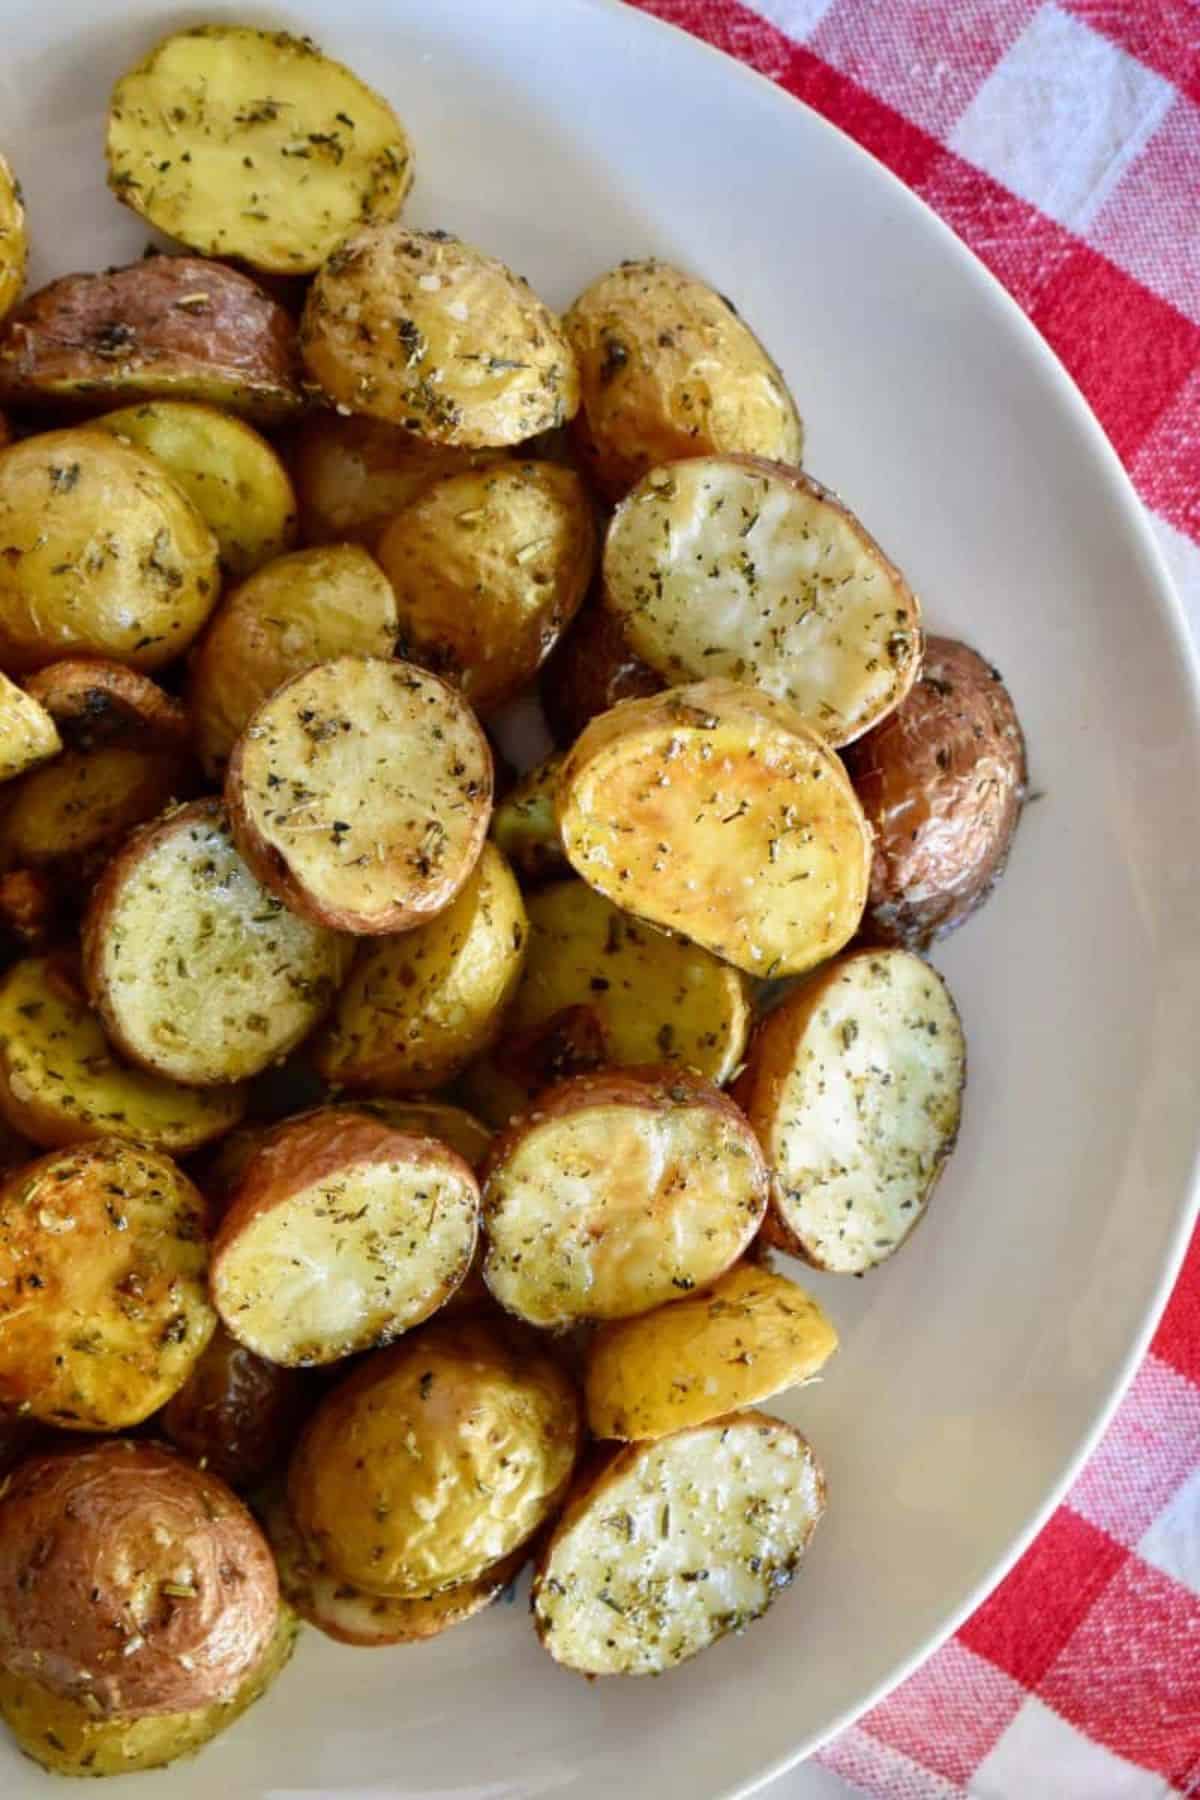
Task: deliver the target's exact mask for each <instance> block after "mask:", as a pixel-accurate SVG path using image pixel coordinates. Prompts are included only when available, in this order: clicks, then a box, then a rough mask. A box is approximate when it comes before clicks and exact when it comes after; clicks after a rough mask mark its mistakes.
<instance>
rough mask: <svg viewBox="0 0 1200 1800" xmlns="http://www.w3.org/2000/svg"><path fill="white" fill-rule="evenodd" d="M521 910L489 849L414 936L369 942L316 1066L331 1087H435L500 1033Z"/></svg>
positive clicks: (505, 870) (513, 979) (520, 946)
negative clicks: (441, 908) (453, 895)
mask: <svg viewBox="0 0 1200 1800" xmlns="http://www.w3.org/2000/svg"><path fill="white" fill-rule="evenodd" d="M526 930H527V927H526V920H525V908H524V906H523V905H522V902H521V893H520V889H519V888H518V887H517V884H516V882H515V881H514V880H513V876H512V871H511V870H510V869H509V867H508V864H507V863H506V862H505V860H504V857H503V856H502V855H501V853H500V851H499V850H497V849H496V846H495V845H494V844H490V843H489V844H485V845H484V847H483V852H482V854H481V856H480V858H479V861H478V862H477V863H476V865H475V868H474V870H473V871H472V873H471V875H470V876H469V877H468V879H467V882H466V884H465V886H464V887H463V888H462V889H461V890H460V891H459V893H458V895H457V896H456V898H455V899H454V900H452V901H451V903H450V905H449V906H448V907H447V908H446V909H445V911H444V912H440V913H439V914H438V915H437V917H436V918H434V919H431V920H430V921H429V923H428V924H427V925H418V926H417V928H416V929H415V930H414V931H405V932H401V933H399V934H398V935H397V936H395V937H384V938H379V939H377V940H376V941H375V942H374V943H371V944H366V945H364V946H363V947H362V949H361V950H360V951H359V953H358V958H357V960H356V962H355V965H354V968H353V970H352V971H351V974H350V977H349V979H348V981H347V982H346V985H345V986H344V987H343V989H342V991H341V994H340V995H339V997H338V1002H337V1006H336V1008H335V1011H334V1014H333V1017H332V1020H331V1022H330V1024H329V1026H328V1028H327V1029H326V1031H325V1032H324V1033H323V1035H322V1037H321V1039H320V1041H319V1043H318V1044H317V1046H316V1049H315V1052H314V1056H313V1060H314V1062H315V1064H316V1067H317V1069H318V1070H319V1072H320V1073H321V1075H323V1076H324V1078H325V1080H326V1081H329V1082H331V1083H332V1084H333V1085H334V1086H344V1087H368V1088H374V1089H376V1090H377V1091H379V1092H381V1093H387V1092H393V1093H407V1092H410V1091H417V1092H421V1091H423V1090H427V1089H430V1088H436V1087H441V1086H442V1084H443V1083H444V1082H446V1081H449V1080H450V1079H451V1078H452V1077H453V1076H455V1075H457V1074H458V1073H459V1072H460V1070H462V1069H463V1068H465V1067H466V1065H467V1063H469V1062H470V1061H471V1060H472V1059H473V1058H474V1057H476V1056H478V1055H480V1054H481V1052H482V1051H484V1050H485V1049H486V1048H487V1046H488V1044H489V1043H490V1042H491V1041H492V1039H493V1038H494V1037H495V1036H496V1033H497V1032H498V1031H499V1029H500V1025H501V1021H502V1019H503V1016H504V1009H505V1007H506V1006H507V1005H508V1002H509V1000H510V999H511V998H512V995H513V991H514V989H515V987H516V984H517V980H518V978H519V976H520V973H521V963H522V960H523V957H524V951H525V939H526Z"/></svg>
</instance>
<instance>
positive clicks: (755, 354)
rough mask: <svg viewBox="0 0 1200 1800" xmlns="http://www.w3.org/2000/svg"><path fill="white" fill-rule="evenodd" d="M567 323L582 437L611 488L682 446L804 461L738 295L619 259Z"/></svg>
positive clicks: (582, 450) (784, 398)
mask: <svg viewBox="0 0 1200 1800" xmlns="http://www.w3.org/2000/svg"><path fill="white" fill-rule="evenodd" d="M563 329H564V331H565V332H566V334H567V337H568V339H569V341H570V343H571V346H572V348H573V350H574V352H575V355H576V358H577V359H578V363H579V381H580V395H581V404H580V409H579V414H578V417H577V419H576V422H575V427H574V441H575V448H576V450H577V452H578V454H579V456H580V458H581V460H582V462H583V464H584V467H585V469H586V471H587V473H588V474H589V475H590V476H591V478H592V480H593V481H594V482H595V484H596V486H597V487H598V488H599V489H600V492H601V493H602V494H603V495H604V496H605V498H606V499H609V500H618V499H620V497H621V495H622V494H624V493H626V492H628V490H629V489H630V488H631V487H632V486H633V484H634V482H635V481H637V480H638V479H639V478H640V477H641V476H642V475H644V474H645V473H646V470H647V469H650V468H653V467H654V466H655V465H656V464H657V463H665V462H671V461H672V460H673V459H675V458H677V457H683V456H708V455H713V454H716V453H719V452H722V451H744V452H746V453H747V454H749V455H751V456H765V457H769V458H770V459H771V460H772V461H775V462H784V463H798V462H799V461H800V455H801V450H802V448H803V431H802V427H801V424H800V417H799V414H798V413H797V411H796V406H795V402H794V401H793V399H792V397H791V395H790V394H789V393H788V391H787V387H786V385H785V383H784V380H783V376H782V375H781V374H780V372H779V370H778V369H777V368H776V366H775V364H774V363H773V362H772V361H771V359H770V357H769V356H768V355H767V352H766V351H765V350H764V348H763V346H762V345H761V344H760V343H759V341H758V339H757V338H756V337H755V336H754V334H753V332H752V331H751V330H750V329H749V327H748V326H747V325H746V324H745V323H744V322H743V320H742V319H740V318H739V316H738V314H737V312H736V311H735V309H734V307H733V306H732V304H731V303H730V301H728V300H726V299H724V298H723V296H722V295H720V294H718V293H716V292H715V291H714V290H713V289H712V288H710V287H707V286H706V285H705V283H704V282H702V281H699V280H697V279H696V277H695V276H692V275H686V274H684V273H683V272H682V270H680V269H675V268H672V267H671V265H670V264H669V263H664V262H659V261H658V260H657V259H656V258H654V257H649V258H646V259H645V260H642V261H631V262H623V263H622V264H621V265H620V266H619V268H616V269H612V270H610V271H609V273H608V274H606V275H601V276H600V277H599V278H598V280H596V281H594V282H592V284H591V286H590V287H587V288H585V289H584V291H583V293H582V294H580V295H579V297H578V299H577V300H575V302H574V303H573V304H572V306H571V307H570V308H569V309H568V311H567V313H566V314H565V316H564V318H563Z"/></svg>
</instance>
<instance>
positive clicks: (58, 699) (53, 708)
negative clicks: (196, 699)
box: [25, 656, 191, 751]
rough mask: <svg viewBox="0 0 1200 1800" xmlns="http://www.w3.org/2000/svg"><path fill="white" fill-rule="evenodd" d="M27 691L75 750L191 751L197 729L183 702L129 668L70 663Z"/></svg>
mask: <svg viewBox="0 0 1200 1800" xmlns="http://www.w3.org/2000/svg"><path fill="white" fill-rule="evenodd" d="M25 690H26V692H27V693H29V694H32V695H33V696H34V698H35V699H37V700H39V701H40V702H41V704H42V705H43V706H44V707H45V709H46V711H47V712H48V713H49V714H50V717H51V718H52V719H53V720H54V723H55V724H56V725H57V727H58V729H59V731H60V732H61V733H62V736H63V739H64V741H65V742H66V743H68V744H69V745H70V746H71V748H72V749H73V750H101V749H106V748H110V747H112V746H113V745H117V746H122V747H124V748H131V747H132V748H134V749H138V748H141V749H145V748H147V747H154V748H156V749H161V750H178V751H183V750H186V749H187V747H188V739H189V735H190V731H191V726H190V723H189V720H188V716H187V709H186V708H185V707H184V706H183V704H182V702H181V701H179V700H177V699H176V698H175V696H174V694H168V693H166V692H164V690H163V689H162V688H160V687H159V685H158V683H157V682H155V681H151V679H150V677H149V676H148V675H143V674H142V673H141V671H140V670H138V669H130V668H128V667H127V666H126V665H125V664H124V663H118V662H110V661H107V660H105V658H103V657H94V656H71V657H64V659H63V660H62V662H53V663H47V665H46V667H45V668H44V669H38V670H37V672H36V673H35V674H33V675H30V676H29V677H28V679H27V680H26V683H25Z"/></svg>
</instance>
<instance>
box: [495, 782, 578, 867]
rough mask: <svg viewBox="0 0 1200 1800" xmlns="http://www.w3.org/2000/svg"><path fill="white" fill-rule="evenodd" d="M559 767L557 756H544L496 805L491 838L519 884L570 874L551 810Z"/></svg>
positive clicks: (555, 815) (555, 819)
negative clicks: (505, 857) (544, 759)
mask: <svg viewBox="0 0 1200 1800" xmlns="http://www.w3.org/2000/svg"><path fill="white" fill-rule="evenodd" d="M562 765H563V758H562V757H561V756H548V757H547V758H546V761H545V762H544V763H539V764H538V765H537V767H536V768H534V769H530V770H529V771H528V773H527V774H525V775H522V776H521V778H520V780H519V781H518V782H517V783H516V786H515V787H511V788H510V789H509V791H508V793H507V794H505V796H504V798H503V799H502V800H498V801H497V802H496V810H495V812H494V813H493V814H492V837H493V839H494V840H495V842H496V843H497V844H498V845H499V846H500V848H501V850H503V852H504V854H505V856H507V858H508V860H509V862H510V863H511V864H512V866H513V868H514V869H515V870H516V872H517V875H518V876H519V877H520V879H521V880H522V881H527V882H530V883H536V882H539V881H549V880H551V879H553V877H554V876H556V875H567V874H569V873H570V869H571V865H570V863H569V862H568V861H567V858H566V852H565V851H564V850H563V847H562V838H561V837H560V836H559V830H558V817H557V814H556V813H555V810H554V801H555V795H556V793H557V791H558V777H559V774H560V772H561V770H562Z"/></svg>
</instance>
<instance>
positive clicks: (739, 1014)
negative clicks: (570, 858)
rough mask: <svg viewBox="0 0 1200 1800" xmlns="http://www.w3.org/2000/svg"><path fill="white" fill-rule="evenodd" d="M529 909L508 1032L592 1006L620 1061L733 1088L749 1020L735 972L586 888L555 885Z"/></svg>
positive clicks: (575, 883) (535, 898)
mask: <svg viewBox="0 0 1200 1800" xmlns="http://www.w3.org/2000/svg"><path fill="white" fill-rule="evenodd" d="M526 907H527V910H528V913H529V948H528V951H527V954H526V959H525V972H524V974H523V975H522V977H521V983H520V986H519V987H518V989H517V993H516V998H515V1000H514V1001H513V1005H512V1009H511V1011H510V1012H509V1014H508V1017H507V1019H506V1021H505V1024H506V1029H507V1030H508V1031H512V1032H514V1033H518V1034H519V1033H522V1032H527V1031H532V1030H533V1029H534V1028H535V1027H537V1026H539V1025H543V1024H545V1022H546V1021H547V1020H548V1019H549V1018H551V1017H552V1016H553V1015H554V1014H555V1013H558V1012H561V1011H562V1009H563V1008H564V1007H569V1006H588V1007H591V1008H592V1009H593V1010H594V1011H595V1013H596V1016H597V1018H598V1019H599V1021H600V1025H601V1028H602V1030H603V1032H604V1036H605V1040H606V1042H607V1045H608V1049H609V1055H610V1059H611V1061H613V1062H614V1063H619V1064H635V1063H651V1062H664V1063H680V1064H682V1065H683V1066H684V1067H686V1068H689V1069H694V1070H695V1071H696V1073H697V1074H699V1075H706V1076H707V1077H708V1079H709V1080H710V1081H714V1082H716V1083H717V1084H718V1086H719V1085H720V1084H721V1083H722V1082H725V1081H728V1080H729V1078H730V1076H731V1075H732V1074H733V1072H734V1070H735V1069H736V1068H737V1067H738V1065H739V1063H740V1062H741V1060H742V1055H743V1052H744V1051H745V1048H746V1039H747V1036H748V1034H749V1031H750V1021H751V1008H750V996H749V992H748V987H747V983H746V981H745V980H744V979H743V977H742V976H741V975H740V974H739V973H738V971H737V970H736V969H731V968H730V967H729V966H728V964H727V963H722V962H719V961H718V960H717V958H716V957H715V956H713V955H711V954H710V953H709V952H708V951H707V950H702V949H700V948H699V946H698V945H696V944H689V943H685V942H684V940H683V939H682V938H678V937H669V936H667V935H666V933H664V932H661V931H655V930H654V929H653V927H651V926H648V925H643V924H642V923H641V922H640V921H639V920H637V919H632V918H630V917H629V915H628V914H627V913H623V912H622V911H621V910H620V909H619V908H618V907H616V906H614V905H613V903H612V901H611V900H606V899H605V897H604V895H603V894H600V893H597V891H596V890H595V888H591V887H589V886H588V885H587V883H586V882H584V881H556V882H555V883H554V884H553V885H552V886H550V887H546V888H542V889H540V890H539V892H537V893H536V894H531V895H530V896H529V898H528V900H527V902H526Z"/></svg>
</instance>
